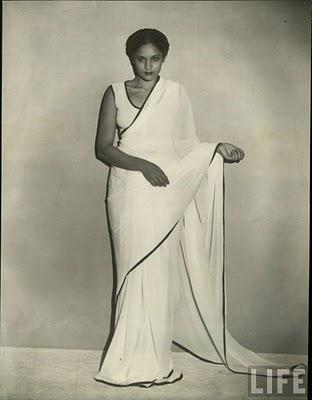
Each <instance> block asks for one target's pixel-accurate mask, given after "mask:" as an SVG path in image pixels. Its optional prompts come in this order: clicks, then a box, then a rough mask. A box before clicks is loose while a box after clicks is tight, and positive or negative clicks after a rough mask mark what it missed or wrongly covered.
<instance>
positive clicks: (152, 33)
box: [126, 28, 169, 62]
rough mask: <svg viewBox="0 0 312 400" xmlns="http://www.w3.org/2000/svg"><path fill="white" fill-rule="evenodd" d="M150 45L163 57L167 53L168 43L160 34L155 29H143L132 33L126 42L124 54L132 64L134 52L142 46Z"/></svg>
mask: <svg viewBox="0 0 312 400" xmlns="http://www.w3.org/2000/svg"><path fill="white" fill-rule="evenodd" d="M148 43H151V44H153V45H154V46H156V47H157V48H158V50H159V51H160V52H161V53H162V55H163V57H166V56H167V54H168V51H169V42H168V39H167V37H166V35H164V34H163V33H162V32H160V31H159V30H157V29H152V28H144V29H139V30H138V31H136V32H134V33H132V34H131V35H130V36H129V37H128V39H127V42H126V54H127V56H128V57H129V59H130V62H132V59H133V57H134V54H135V52H136V51H137V50H138V49H139V48H140V47H141V46H142V45H144V44H148Z"/></svg>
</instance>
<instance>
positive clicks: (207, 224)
mask: <svg viewBox="0 0 312 400" xmlns="http://www.w3.org/2000/svg"><path fill="white" fill-rule="evenodd" d="M119 139H120V140H119V142H118V148H119V149H120V150H122V151H123V152H125V153H127V154H129V155H133V156H136V157H140V158H144V159H147V160H149V161H151V162H154V163H156V164H157V165H158V166H160V167H161V168H162V170H163V171H164V172H165V173H166V175H167V177H168V179H169V185H167V186H166V187H159V186H157V187H156V186H152V185H151V184H150V183H149V182H148V181H147V179H146V178H145V177H144V176H143V174H142V173H141V172H137V171H129V170H125V169H121V168H117V167H115V166H112V167H111V168H110V173H109V178H108V190H107V195H106V206H107V210H108V216H109V223H110V228H111V235H112V240H113V247H114V253H115V260H116V267H117V288H116V294H115V297H114V300H115V319H114V331H113V335H112V339H111V341H110V343H109V347H108V350H107V352H106V354H105V358H104V360H103V362H102V365H101V367H100V369H99V371H98V373H97V375H96V376H95V377H94V379H95V380H96V381H99V382H104V383H108V384H112V385H117V386H128V385H138V386H143V387H150V386H153V385H159V384H166V383H172V382H175V381H177V380H179V379H181V378H182V376H183V374H182V372H181V371H179V370H177V369H176V368H175V367H174V366H173V362H172V353H171V345H172V343H175V344H176V345H178V346H180V347H181V348H182V349H184V350H185V351H188V352H189V353H191V354H193V355H194V356H196V357H198V358H200V359H201V360H203V361H207V362H211V363H215V364H221V365H224V366H225V367H226V368H228V369H229V370H231V371H232V372H236V373H245V374H248V366H254V365H259V366H274V365H275V364H274V363H271V362H270V361H268V360H266V359H264V358H262V357H260V356H259V355H257V354H255V353H254V352H252V351H251V350H248V349H247V348H245V347H243V346H242V345H240V344H239V343H238V342H237V341H236V340H235V339H234V338H233V337H232V335H231V334H230V332H229V330H228V329H227V326H226V315H227V310H226V290H225V289H226V281H225V278H226V271H225V267H224V248H225V243H224V170H223V168H224V163H223V158H222V157H221V156H220V155H219V154H218V153H216V152H215V150H216V147H217V144H218V143H206V142H200V140H199V138H198V136H197V134H196V129H195V125H194V121H193V115H192V109H191V105H190V101H189V99H188V96H187V94H186V92H185V90H184V88H183V86H182V85H180V84H178V83H176V82H173V81H170V80H165V79H163V78H161V77H159V79H158V81H157V82H156V84H155V86H154V87H153V89H152V91H151V92H150V94H149V96H148V98H147V99H146V101H145V103H144V105H143V107H142V108H141V109H140V110H139V111H138V112H137V114H136V116H135V118H134V119H133V121H132V123H131V124H130V126H128V127H127V128H126V129H124V130H123V131H122V132H121V133H120V137H119ZM293 367H294V366H293ZM258 371H259V370H258ZM263 372H264V374H265V373H266V371H265V370H264V371H263Z"/></svg>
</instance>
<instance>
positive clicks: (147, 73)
mask: <svg viewBox="0 0 312 400" xmlns="http://www.w3.org/2000/svg"><path fill="white" fill-rule="evenodd" d="M144 73H145V75H153V73H154V72H144Z"/></svg>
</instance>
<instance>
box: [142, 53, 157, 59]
mask: <svg viewBox="0 0 312 400" xmlns="http://www.w3.org/2000/svg"><path fill="white" fill-rule="evenodd" d="M160 56H161V53H157V54H153V55H152V56H151V57H160ZM137 57H142V58H146V57H144V56H141V55H140V54H138V55H137Z"/></svg>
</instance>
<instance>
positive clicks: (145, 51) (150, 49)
mask: <svg viewBox="0 0 312 400" xmlns="http://www.w3.org/2000/svg"><path fill="white" fill-rule="evenodd" d="M135 54H137V55H155V54H161V51H160V50H159V49H158V47H156V46H155V45H154V44H153V43H146V44H142V46H140V47H139V48H138V50H137V51H136V52H135Z"/></svg>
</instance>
